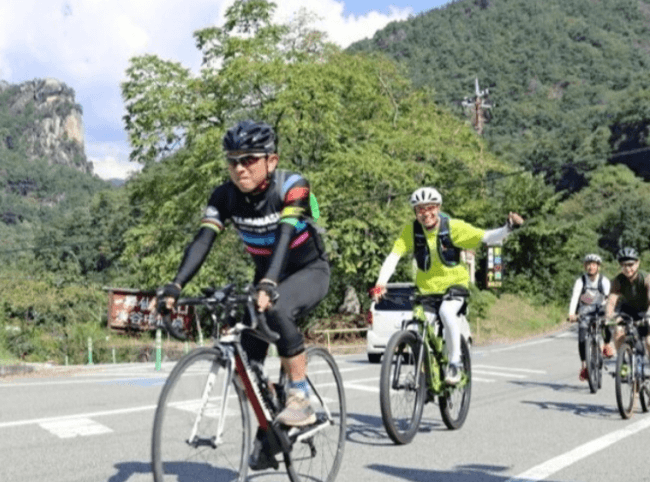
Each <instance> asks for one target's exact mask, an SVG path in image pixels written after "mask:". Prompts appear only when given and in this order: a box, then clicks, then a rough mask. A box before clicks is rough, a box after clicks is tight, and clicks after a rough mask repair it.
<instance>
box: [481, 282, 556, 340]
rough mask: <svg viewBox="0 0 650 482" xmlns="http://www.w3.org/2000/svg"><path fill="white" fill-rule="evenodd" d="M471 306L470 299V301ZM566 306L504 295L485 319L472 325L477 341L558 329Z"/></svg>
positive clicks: (532, 334)
mask: <svg viewBox="0 0 650 482" xmlns="http://www.w3.org/2000/svg"><path fill="white" fill-rule="evenodd" d="M470 309H471V301H470ZM565 319H566V309H563V308H562V307H559V306H555V305H543V306H539V305H534V304H532V303H529V302H528V301H526V300H525V299H523V298H519V297H516V296H513V295H510V294H505V295H502V296H501V297H500V298H498V299H497V300H496V301H495V303H494V304H493V305H492V306H491V307H490V308H489V309H488V312H487V315H486V316H485V318H480V319H478V320H476V322H474V323H473V324H472V327H471V328H472V332H473V333H474V336H475V344H477V345H486V344H490V343H498V342H507V341H514V340H520V339H523V338H528V337H530V336H535V335H540V334H543V333H548V332H550V331H554V330H557V329H559V328H560V327H561V326H562V324H563V323H564V320H565Z"/></svg>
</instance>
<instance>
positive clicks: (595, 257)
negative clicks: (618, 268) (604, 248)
mask: <svg viewBox="0 0 650 482" xmlns="http://www.w3.org/2000/svg"><path fill="white" fill-rule="evenodd" d="M584 262H585V263H591V262H594V263H598V264H601V263H602V262H603V260H602V259H600V256H598V255H597V254H588V255H587V256H585V261H584Z"/></svg>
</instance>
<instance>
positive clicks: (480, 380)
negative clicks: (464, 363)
mask: <svg viewBox="0 0 650 482" xmlns="http://www.w3.org/2000/svg"><path fill="white" fill-rule="evenodd" d="M472 381H473V382H481V383H494V382H496V380H492V379H491V378H480V377H475V376H474V375H472Z"/></svg>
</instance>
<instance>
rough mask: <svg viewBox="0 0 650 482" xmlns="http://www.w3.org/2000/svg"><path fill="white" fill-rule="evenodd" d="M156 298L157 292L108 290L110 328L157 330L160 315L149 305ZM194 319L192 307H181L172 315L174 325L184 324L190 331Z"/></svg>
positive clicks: (121, 289)
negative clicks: (150, 309)
mask: <svg viewBox="0 0 650 482" xmlns="http://www.w3.org/2000/svg"><path fill="white" fill-rule="evenodd" d="M155 296H156V292H155V291H140V290H134V289H128V288H108V327H109V328H112V329H114V330H124V331H129V330H131V331H147V330H155V329H156V328H157V327H158V326H159V321H160V315H158V314H153V313H151V311H149V304H150V303H151V300H152V299H154V298H155ZM193 318H194V308H193V307H192V306H188V305H179V306H178V307H177V308H176V312H175V313H174V314H173V315H172V324H182V325H183V326H184V327H185V329H186V331H189V330H190V328H191V326H192V319H193Z"/></svg>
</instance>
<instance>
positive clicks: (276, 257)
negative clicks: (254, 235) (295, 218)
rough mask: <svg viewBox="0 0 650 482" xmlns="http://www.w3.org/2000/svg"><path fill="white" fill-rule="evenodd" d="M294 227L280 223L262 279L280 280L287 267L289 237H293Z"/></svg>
mask: <svg viewBox="0 0 650 482" xmlns="http://www.w3.org/2000/svg"><path fill="white" fill-rule="evenodd" d="M293 231H294V227H293V226H292V225H291V224H289V223H282V222H281V223H280V225H279V226H278V228H277V231H276V234H275V239H276V241H275V246H274V248H273V255H272V258H271V263H270V264H269V269H268V270H266V275H264V276H263V277H262V278H263V279H268V280H271V281H275V282H276V283H277V282H278V280H279V279H280V276H281V275H282V273H283V272H284V269H285V268H286V266H287V260H288V259H289V243H291V236H293Z"/></svg>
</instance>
